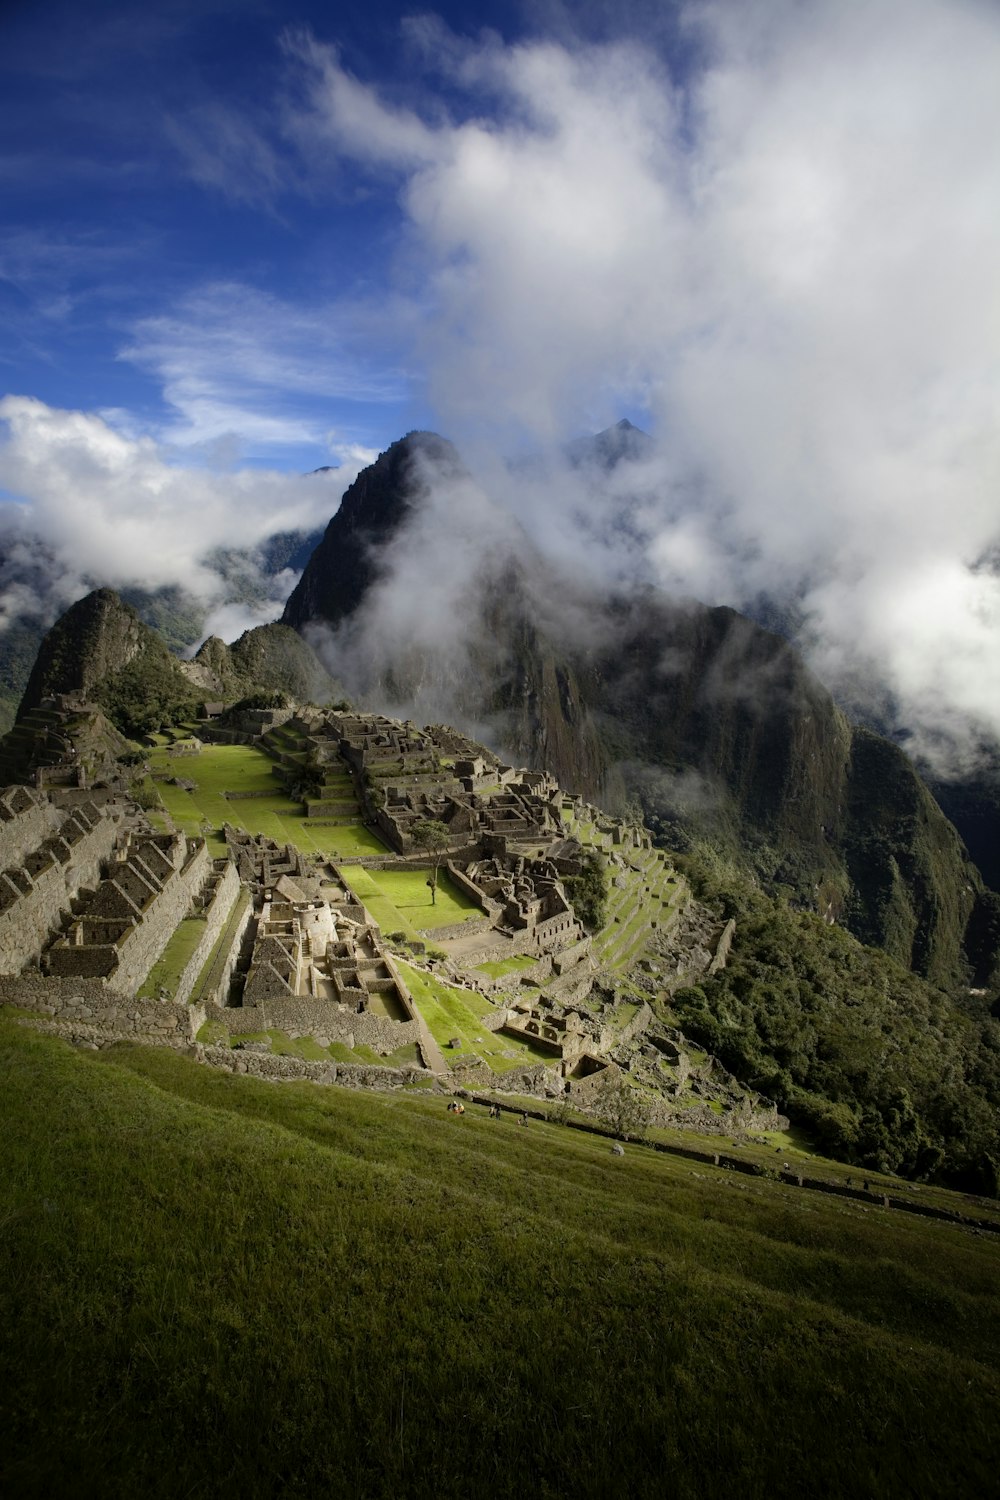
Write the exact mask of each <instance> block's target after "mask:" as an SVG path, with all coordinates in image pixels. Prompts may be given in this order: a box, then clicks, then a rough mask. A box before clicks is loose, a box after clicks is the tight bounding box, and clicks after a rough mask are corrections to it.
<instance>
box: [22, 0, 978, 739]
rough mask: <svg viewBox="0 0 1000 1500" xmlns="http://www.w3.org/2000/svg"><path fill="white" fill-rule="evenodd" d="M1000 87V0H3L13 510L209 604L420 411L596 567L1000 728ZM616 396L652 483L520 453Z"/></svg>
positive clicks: (72, 576) (958, 717)
mask: <svg viewBox="0 0 1000 1500" xmlns="http://www.w3.org/2000/svg"><path fill="white" fill-rule="evenodd" d="M998 78H1000V8H998V6H997V4H996V0H864V3H860V0H859V3H857V4H855V3H850V0H678V3H676V4H670V3H663V0H659V3H658V0H626V3H623V4H611V3H610V0H591V3H587V0H584V3H578V4H565V3H560V0H537V3H533V4H525V5H521V4H517V3H499V0H498V3H494V4H492V5H490V6H487V7H485V8H484V7H477V8H476V9H475V10H474V11H472V10H470V9H468V8H467V7H465V6H460V5H455V4H451V5H430V6H427V7H423V8H422V7H419V6H418V7H415V8H411V9H407V8H405V7H401V6H398V5H390V4H379V3H374V4H373V3H364V4H362V3H356V4H355V3H345V4H335V3H331V4H325V5H323V4H318V3H303V4H295V3H278V0H239V3H226V0H197V3H189V0H146V3H124V0H119V3H117V4H116V3H101V0H93V3H87V4H81V3H79V0H71V3H64V0H25V3H20V4H19V3H18V0H6V3H5V4H4V5H2V6H0V101H2V102H0V494H6V496H7V497H8V500H9V501H10V502H11V503H10V504H9V506H8V508H7V509H8V520H9V519H10V517H11V516H15V517H16V518H17V520H18V524H19V525H20V527H21V531H22V533H23V534H24V535H28V534H29V533H31V534H32V535H37V536H40V537H42V538H44V540H45V543H46V545H47V547H48V548H49V550H50V553H51V555H52V557H53V559H54V561H53V563H52V565H51V571H52V575H53V576H54V577H56V576H57V577H58V578H59V579H60V580H61V582H60V584H59V589H58V590H57V593H58V595H59V598H60V599H68V597H69V596H71V595H72V593H73V591H74V590H76V591H79V590H80V589H82V587H83V586H84V585H85V583H86V580H87V579H90V578H94V577H98V576H99V577H100V578H101V579H102V581H106V582H109V583H116V582H126V581H136V582H143V583H145V584H147V585H148V586H156V585H159V584H162V583H169V582H181V581H182V582H185V583H186V584H187V585H189V586H192V587H195V588H196V589H197V590H198V591H200V592H201V593H202V594H203V595H204V596H205V597H206V598H211V596H212V590H213V587H214V585H213V581H212V579H213V575H212V569H211V566H210V564H209V563H207V562H206V556H207V554H208V553H209V552H210V550H211V548H212V547H213V546H218V545H223V544H226V543H227V542H228V543H232V542H234V541H239V542H242V543H244V544H248V545H249V544H252V543H253V542H255V541H257V540H259V539H261V538H262V537H265V536H266V535H268V534H269V532H270V531H274V530H277V529H282V528H285V527H291V526H314V525H318V524H322V523H323V522H324V521H325V520H326V519H327V518H328V517H329V515H330V514H331V513H332V511H333V510H334V509H335V508H336V505H337V503H338V501H339V495H340V493H341V492H342V490H343V487H344V484H345V483H347V482H348V481H349V480H350V479H351V478H352V477H353V475H354V474H356V473H357V472H358V471H359V469H360V468H361V467H362V466H363V465H364V464H365V463H366V462H368V461H370V459H371V457H372V456H374V454H375V453H377V452H378V451H379V450H380V449H382V448H384V447H386V446H387V445H388V444H389V443H390V442H391V441H393V440H394V439H395V438H396V437H398V436H400V435H401V434H402V433H404V432H405V431H407V430H409V429H411V428H413V427H421V426H428V427H432V428H434V429H436V430H438V431H440V432H442V433H444V434H445V435H447V436H449V437H451V438H453V439H454V440H455V441H456V442H458V443H459V445H460V447H461V449H462V452H463V454H464V455H465V456H466V457H467V459H468V461H469V463H470V465H471V467H472V469H473V471H474V472H475V473H476V475H477V478H478V480H479V482H480V483H481V484H482V485H484V486H485V487H487V489H488V490H489V493H490V494H491V495H492V497H493V498H494V499H496V500H499V501H500V502H501V503H502V504H505V505H507V506H509V507H510V508H511V509H513V510H514V511H515V512H516V513H517V514H518V515H519V517H520V519H521V520H522V521H523V522H524V524H526V525H528V526H529V529H531V530H532V531H533V533H534V534H535V536H536V538H537V539H538V540H539V542H540V544H544V545H548V546H549V547H551V548H554V549H556V550H558V549H560V548H562V549H563V551H564V552H565V551H566V550H567V549H568V550H569V551H570V552H571V553H572V554H573V556H574V561H575V562H578V563H579V565H580V566H581V567H582V566H587V567H588V568H590V569H591V570H592V571H597V572H604V573H606V575H607V576H608V577H609V578H614V579H616V580H618V579H621V578H622V577H623V576H625V575H626V574H627V573H628V571H629V570H630V569H631V570H633V571H634V572H636V573H637V574H638V576H640V577H642V578H643V580H644V581H647V582H648V581H652V582H654V583H656V584H658V585H660V586H661V587H663V588H665V589H667V590H669V591H672V592H676V593H682V594H687V595H693V596H695V597H698V598H701V599H703V600H705V601H706V602H709V603H728V604H733V605H736V606H739V605H740V604H742V603H745V602H746V601H747V600H751V599H754V598H756V597H758V596H759V595H760V594H761V593H766V594H768V595H770V596H771V597H774V598H778V599H779V600H793V601H794V602H795V604H796V607H797V609H798V610H799V612H800V614H801V616H802V617H803V619H804V621H805V630H804V640H805V643H806V644H807V646H808V648H809V650H810V652H811V657H812V660H813V662H814V663H815V665H816V667H817V669H818V670H819V671H820V672H821V673H822V675H823V676H824V677H825V678H826V679H827V681H830V682H834V683H835V682H836V681H837V680H838V679H840V678H852V679H853V680H855V681H857V680H858V678H859V676H860V677H865V676H868V677H869V678H871V677H877V678H878V680H879V681H880V683H881V684H882V685H883V686H885V687H887V688H888V689H890V690H891V691H892V692H893V693H894V694H895V695H896V697H897V699H898V700H899V701H900V702H901V703H903V704H905V705H908V709H907V711H908V712H909V714H910V718H911V721H912V722H918V721H919V722H921V723H923V724H924V725H925V726H926V727H927V728H928V732H929V733H930V732H933V730H934V729H935V728H936V727H939V726H940V725H941V724H946V725H951V724H955V723H957V722H962V723H963V724H967V725H971V726H973V729H975V727H976V726H977V725H979V726H982V725H986V726H987V727H991V728H993V729H998V728H1000V709H998V707H997V705H998V704H1000V649H998V646H1000V579H998V577H997V568H996V562H995V560H996V558H997V557H998V556H1000V506H998V485H1000V428H998V424H997V420H996V413H997V411H998V409H1000V281H998V277H997V274H996V266H997V252H996V246H997V241H998V238H1000V157H998V153H997V149H996V142H997V140H998V139H1000V89H998V88H997V79H998ZM623 415H627V416H629V417H631V418H632V420H633V421H636V422H637V423H639V425H642V426H644V427H645V428H646V429H647V430H648V431H650V432H651V433H652V434H653V436H654V437H655V439H656V440H657V443H658V445H659V446H658V449H657V457H656V461H655V463H651V464H650V466H649V467H648V471H647V472H646V473H645V474H643V475H642V476H637V475H633V476H631V477H630V479H629V485H630V486H631V490H630V492H629V493H628V494H627V495H614V494H611V495H608V494H604V495H594V494H581V493H580V492H579V480H578V478H574V476H573V475H572V474H570V473H567V472H560V471H558V468H556V469H550V470H549V471H548V477H547V479H546V483H545V487H544V490H543V491H539V492H532V491H531V489H530V486H526V485H525V484H523V483H520V484H519V485H514V484H513V483H512V481H511V480H510V477H509V474H505V471H504V470H503V468H502V466H501V465H499V464H498V462H497V456H498V455H511V454H516V453H518V452H523V451H525V450H534V451H537V450H540V449H542V450H544V449H550V450H553V451H555V450H558V448H559V445H560V444H562V443H564V442H565V441H566V440H567V439H569V438H572V437H575V436H577V435H579V434H581V433H585V432H588V431H590V432H592V431H597V430H599V429H600V428H602V427H605V426H607V425H609V424H610V423H612V422H614V421H615V420H617V419H618V418H619V417H621V416H623ZM332 464H336V465H339V466H340V467H339V469H338V470H337V472H336V474H335V475H334V476H332V477H331V476H327V477H326V479H325V480H323V479H319V480H316V481H310V482H308V483H306V482H304V481H302V480H301V478H300V476H301V475H302V474H303V473H304V472H306V471H309V470H313V469H316V468H318V467H319V466H321V465H332ZM519 472H522V473H523V471H519ZM623 505H627V506H628V508H629V512H630V526H629V528H627V530H628V534H629V535H630V536H633V537H635V536H638V537H640V538H642V548H641V553H642V555H641V556H634V555H632V554H629V555H628V556H625V557H622V556H618V555H616V552H615V542H614V536H615V534H616V529H615V527H614V526H613V525H612V524H609V521H613V519H614V515H613V513H614V509H615V507H616V506H618V507H621V506H623ZM581 518H583V520H584V521H585V522H586V524H582V522H581ZM618 530H619V531H621V530H622V529H621V528H618ZM595 539H598V540H596V541H595ZM585 548H586V549H588V550H587V555H586V557H584V555H583V554H584V550H585ZM7 550H8V552H10V547H9V546H8V549H7ZM2 585H3V579H2V578H0V627H2V624H3V620H4V618H6V617H8V616H9V615H10V614H12V613H16V608H17V600H16V597H15V596H14V595H11V596H9V597H8V595H7V594H4V593H3V588H2Z"/></svg>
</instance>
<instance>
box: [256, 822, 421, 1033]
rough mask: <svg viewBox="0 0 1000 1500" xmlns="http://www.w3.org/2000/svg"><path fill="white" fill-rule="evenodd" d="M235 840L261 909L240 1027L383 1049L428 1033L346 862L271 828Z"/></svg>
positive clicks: (259, 909) (257, 919) (258, 906)
mask: <svg viewBox="0 0 1000 1500" xmlns="http://www.w3.org/2000/svg"><path fill="white" fill-rule="evenodd" d="M227 837H228V841H229V846H230V849H231V851H232V852H233V855H234V857H235V859H236V862H237V865H238V867H239V869H240V871H241V876H242V877H244V878H245V879H246V881H247V883H248V884H249V885H250V886H251V888H252V890H253V891H254V894H255V905H256V906H257V916H256V927H255V932H254V942H253V949H252V953H251V955H250V960H249V966H248V968H247V972H246V978H245V982H244V985H243V993H242V1002H241V1006H240V1007H239V1009H240V1010H241V1012H242V1017H241V1018H239V1019H238V1018H237V1017H236V1016H235V1015H234V1014H233V1012H232V1011H230V1013H229V1014H228V1016H227V1017H226V1019H227V1022H228V1024H229V1025H230V1027H231V1028H232V1029H233V1030H237V1029H238V1027H239V1026H240V1025H247V1026H250V1027H251V1029H254V1030H259V1029H265V1030H266V1029H268V1028H269V1027H276V1028H279V1029H282V1030H288V1029H289V1028H291V1029H292V1030H294V1031H296V1032H299V1033H308V1034H313V1035H315V1034H321V1035H325V1036H328V1037H330V1036H333V1037H336V1038H337V1039H345V1038H346V1037H347V1036H348V1035H350V1036H351V1037H353V1038H354V1039H361V1040H363V1042H364V1043H365V1044H366V1045H375V1046H376V1047H377V1048H378V1049H379V1050H382V1051H392V1050H395V1048H397V1047H399V1046H402V1045H404V1044H405V1043H407V1042H410V1041H415V1040H418V1037H419V1034H420V1032H421V1031H422V1027H421V1023H420V1020H419V1017H418V1015H417V1012H416V1010H415V1009H414V1006H413V1001H412V999H411V996H410V992H409V990H408V989H407V987H406V984H405V983H404V981H403V979H402V977H401V976H400V974H399V973H398V971H397V969H396V967H395V965H394V963H393V961H392V958H391V957H390V955H389V954H388V953H387V952H386V951H385V950H384V948H383V946H382V941H381V935H380V932H379V929H378V927H377V926H376V925H375V924H374V923H373V922H371V921H370V920H369V918H368V916H367V913H366V912H365V908H364V906H363V905H362V903H361V902H360V901H359V899H358V898H357V896H355V895H354V893H353V892H352V891H351V890H350V888H349V887H348V886H347V885H346V884H345V883H344V882H343V881H342V880H341V878H340V874H339V872H338V870H337V869H336V867H335V866H334V865H332V864H330V863H329V862H323V863H321V864H315V863H313V862H311V861H309V860H306V859H305V858H304V857H303V856H302V855H301V854H299V852H298V850H295V849H293V848H292V847H291V846H290V845H289V846H287V847H286V848H285V849H284V850H282V849H281V848H280V847H279V846H278V845H276V844H275V843H273V841H272V840H270V839H268V838H266V837H264V836H263V835H257V836H252V835H249V834H244V833H242V832H240V831H238V830H235V829H231V828H227ZM350 1045H351V1046H352V1047H353V1046H354V1040H352V1041H351V1042H350Z"/></svg>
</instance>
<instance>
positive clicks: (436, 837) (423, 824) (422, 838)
mask: <svg viewBox="0 0 1000 1500" xmlns="http://www.w3.org/2000/svg"><path fill="white" fill-rule="evenodd" d="M410 838H411V839H412V840H413V842H414V843H415V844H416V846H417V848H418V849H423V850H424V852H425V853H426V854H429V855H430V856H431V859H432V861H433V864H432V865H431V878H430V881H429V882H428V884H429V885H430V889H431V905H432V906H433V905H434V904H435V902H436V900H437V884H438V869H439V868H440V865H441V860H442V858H443V857H444V851H445V850H446V849H447V847H448V839H449V834H448V830H447V828H446V827H445V825H444V824H443V823H442V822H441V821H440V819H439V818H418V819H417V821H416V822H415V823H414V824H413V825H412V827H411V828H410Z"/></svg>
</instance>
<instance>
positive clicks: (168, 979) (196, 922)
mask: <svg viewBox="0 0 1000 1500" xmlns="http://www.w3.org/2000/svg"><path fill="white" fill-rule="evenodd" d="M204 936H205V919H204V917H186V918H185V919H184V920H183V921H182V922H178V924H177V926H176V927H175V928H174V932H173V935H172V937H171V938H170V941H169V942H168V943H167V946H166V947H165V948H164V950H163V952H162V953H161V954H160V956H159V958H158V959H157V960H156V963H155V964H154V965H153V967H152V968H151V969H150V971H149V973H148V974H147V975H146V978H145V979H144V980H143V982H142V986H141V988H140V989H139V990H138V992H137V993H138V994H139V995H140V996H147V995H158V994H159V993H160V990H161V989H165V990H166V991H167V993H168V994H169V995H170V996H171V997H173V995H174V994H176V991H177V986H178V984H179V982H180V977H181V975H182V974H183V972H184V969H185V967H186V966H187V964H188V962H189V961H190V959H191V958H192V956H193V954H194V951H195V949H196V948H197V946H198V944H199V942H200V941H201V939H202V938H203V937H204Z"/></svg>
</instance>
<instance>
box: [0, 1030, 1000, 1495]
mask: <svg viewBox="0 0 1000 1500" xmlns="http://www.w3.org/2000/svg"><path fill="white" fill-rule="evenodd" d="M0 1100H2V1104H0V1109H2V1111H3V1120H2V1128H3V1133H4V1143H5V1144H4V1152H3V1156H2V1159H0V1203H2V1205H3V1211H2V1215H0V1227H2V1234H0V1316H2V1318H3V1327H4V1333H5V1336H4V1339H3V1340H2V1342H0V1383H2V1388H3V1391H4V1397H5V1400H4V1416H5V1423H4V1462H3V1469H4V1480H5V1488H6V1490H7V1492H8V1493H11V1494H17V1495H28V1494H32V1495H35V1494H37V1495H41V1494H73V1495H78V1496H84V1497H86V1496H98V1495H100V1496H101V1497H102V1500H124V1497H126V1496H128V1497H131V1496H134V1495H137V1494H141V1495H143V1496H145V1497H149V1500H159V1497H164V1500H166V1497H173V1496H176V1495H179V1494H183V1495H186V1496H189V1497H192V1500H201V1497H205V1500H207V1497H213V1500H214V1497H218V1496H237V1495H247V1494H251V1495H279V1494H302V1495H348V1494H350V1495H365V1496H371V1497H373V1500H377V1497H383V1496H384V1497H390V1496H392V1497H396V1496H400V1495H406V1496H408V1497H422V1496H434V1497H450V1496H459V1495H461V1496H467V1495H470V1494H476V1493H483V1494H490V1495H493V1496H496V1497H498V1500H506V1497H518V1500H520V1497H523V1496H525V1495H545V1496H549V1497H557V1496H563V1495H568V1494H573V1495H575V1496H581V1497H598V1496H600V1497H605V1496H607V1495H616V1494H624V1493H628V1494H630V1495H635V1496H639V1497H653V1496H657V1497H659V1496H662V1494H663V1493H664V1485H665V1483H668V1484H669V1489H670V1493H671V1494H673V1495H676V1496H678V1497H680V1500H714V1497H722V1496H726V1497H728V1496H731V1495H733V1494H738V1495H747V1496H764V1495H774V1496H791V1495H801V1494H811V1493H819V1492H821V1493H823V1494H825V1495H829V1496H834V1497H847V1496H851V1497H854V1496H857V1495H865V1496H869V1495H871V1496H886V1497H895V1496H898V1495H904V1494H905V1495H910V1496H915V1497H921V1496H927V1497H930V1496H940V1495H945V1494H952V1495H968V1494H977V1493H982V1494H988V1493H990V1492H991V1491H992V1489H993V1487H994V1480H995V1474H996V1465H997V1461H998V1458H1000V1448H998V1438H997V1431H996V1421H995V1413H996V1409H997V1404H998V1401H1000V1354H998V1351H1000V1308H998V1302H997V1297H996V1254H997V1246H996V1244H994V1243H993V1242H992V1239H978V1238H974V1237H972V1236H969V1235H967V1234H964V1233H961V1232H959V1231H956V1230H954V1229H951V1228H949V1227H947V1226H943V1225H940V1224H936V1223H933V1222H930V1221H920V1220H916V1219H913V1220H910V1219H909V1218H904V1216H902V1215H900V1216H898V1217H897V1218H895V1219H890V1217H889V1216H888V1215H887V1214H885V1213H882V1212H880V1211H878V1210H869V1211H868V1212H865V1211H864V1210H863V1209H862V1208H861V1207H860V1206H855V1205H853V1204H849V1203H845V1202H841V1201H837V1202H827V1201H825V1200H823V1199H822V1198H821V1197H820V1195H814V1198H813V1199H812V1200H811V1201H810V1202H809V1204H808V1206H807V1209H806V1208H805V1207H804V1206H803V1205H802V1204H801V1201H800V1198H799V1197H797V1196H796V1194H795V1191H794V1190H793V1189H789V1188H785V1187H783V1186H782V1185H780V1184H777V1183H773V1182H768V1181H766V1180H764V1179H759V1178H740V1177H738V1176H736V1175H735V1174H727V1173H712V1172H708V1173H706V1172H705V1171H704V1170H703V1169H699V1168H698V1167H697V1165H696V1164H694V1163H687V1162H683V1161H680V1160H678V1159H671V1158H664V1157H660V1156H657V1155H655V1154H654V1153H653V1152H651V1151H647V1150H645V1149H643V1148H642V1147H636V1146H629V1147H627V1148H626V1156H625V1158H624V1159H623V1160H617V1159H615V1158H614V1157H613V1156H612V1155H611V1153H610V1150H609V1148H608V1143H607V1141H602V1140H601V1139H599V1138H595V1137H591V1136H587V1135H583V1134H578V1133H577V1132H574V1131H568V1130H565V1129H563V1128H562V1127H560V1126H558V1125H546V1124H544V1123H541V1122H538V1121H532V1122H531V1125H530V1126H529V1128H528V1129H527V1130H518V1129H517V1128H516V1127H515V1126H514V1125H513V1124H512V1123H510V1121H509V1120H507V1121H502V1122H499V1123H498V1122H496V1121H490V1120H489V1119H487V1118H486V1115H485V1111H480V1110H479V1109H476V1108H470V1109H469V1110H468V1111H467V1113H466V1115H465V1117H464V1118H463V1119H462V1120H456V1119H454V1118H453V1117H452V1116H449V1115H447V1114H446V1112H445V1110H444V1107H443V1102H442V1101H441V1100H440V1099H438V1098H434V1097H431V1096H426V1095H420V1094H414V1095H412V1096H406V1095H401V1094H394V1095H393V1096H392V1097H391V1098H383V1097H378V1096H371V1095H368V1094H367V1093H366V1092H365V1091H353V1090H337V1089H321V1088H317V1087H314V1086H309V1085H300V1084H289V1085H286V1086H283V1087H282V1088H280V1089H279V1088H274V1087H273V1086H269V1085H267V1084H264V1083H256V1082H254V1081H252V1080H248V1079H238V1078H232V1077H229V1076H227V1075H222V1074H216V1073H213V1072H212V1071H211V1070H209V1069H205V1068H199V1067H197V1066H196V1065H195V1064H194V1063H192V1062H190V1061H188V1060H187V1059H184V1058H180V1057H178V1056H176V1055H174V1054H172V1053H171V1052H169V1051H167V1050H157V1051H150V1052H146V1051H141V1050H131V1049H127V1048H117V1049H115V1050H114V1051H112V1052H110V1053H101V1054H80V1053H75V1052H73V1051H71V1050H70V1049H69V1048H68V1047H66V1046H65V1045H64V1044H62V1043H59V1042H57V1041H54V1040H52V1039H50V1038H43V1037H39V1036H36V1035H32V1034H30V1033H25V1032H23V1031H21V1030H20V1029H19V1028H17V1027H15V1026H12V1025H4V1026H3V1027H2V1028H0ZM665 1476H668V1478H666V1479H665Z"/></svg>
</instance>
